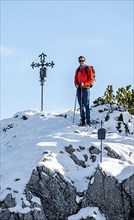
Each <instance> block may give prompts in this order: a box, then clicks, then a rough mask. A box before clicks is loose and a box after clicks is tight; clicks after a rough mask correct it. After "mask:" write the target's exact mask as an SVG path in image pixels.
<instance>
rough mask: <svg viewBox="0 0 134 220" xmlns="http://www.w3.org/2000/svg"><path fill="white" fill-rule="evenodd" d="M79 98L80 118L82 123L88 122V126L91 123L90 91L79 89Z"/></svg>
mask: <svg viewBox="0 0 134 220" xmlns="http://www.w3.org/2000/svg"><path fill="white" fill-rule="evenodd" d="M77 97H78V103H79V106H80V117H81V121H82V122H85V119H86V122H87V124H89V123H90V108H89V103H90V89H86V88H78V89H77Z"/></svg>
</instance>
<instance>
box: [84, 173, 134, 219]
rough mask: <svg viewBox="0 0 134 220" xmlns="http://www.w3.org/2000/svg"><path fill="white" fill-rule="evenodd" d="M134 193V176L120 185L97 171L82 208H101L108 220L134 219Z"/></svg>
mask: <svg viewBox="0 0 134 220" xmlns="http://www.w3.org/2000/svg"><path fill="white" fill-rule="evenodd" d="M129 187H130V188H129ZM133 193H134V175H133V176H132V177H131V178H129V179H128V180H125V181H124V183H119V182H118V181H117V180H115V179H114V178H112V177H111V176H107V175H106V174H105V173H104V172H102V171H101V170H100V169H97V171H96V173H95V176H94V182H93V184H92V185H91V184H89V186H88V189H87V191H86V192H85V195H84V198H83V201H82V207H87V206H89V205H95V206H97V207H99V208H100V210H101V211H102V212H103V213H105V215H106V219H107V220H115V219H116V220H130V219H132V218H133V217H134V212H133V208H134V206H133V201H134V200H133V196H134V194H133Z"/></svg>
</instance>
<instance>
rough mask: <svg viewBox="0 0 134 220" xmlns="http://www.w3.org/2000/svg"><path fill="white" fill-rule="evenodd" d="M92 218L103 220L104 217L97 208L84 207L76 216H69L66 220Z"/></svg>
mask: <svg viewBox="0 0 134 220" xmlns="http://www.w3.org/2000/svg"><path fill="white" fill-rule="evenodd" d="M88 216H89V217H94V218H95V219H96V220H100V219H101V220H105V219H106V218H105V216H104V215H103V214H101V213H100V211H99V209H98V208H97V207H92V206H89V207H86V208H82V209H81V210H80V211H79V212H78V213H77V214H76V215H71V216H69V218H68V220H76V219H81V218H82V217H83V218H84V219H85V218H86V217H88Z"/></svg>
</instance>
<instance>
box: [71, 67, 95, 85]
mask: <svg viewBox="0 0 134 220" xmlns="http://www.w3.org/2000/svg"><path fill="white" fill-rule="evenodd" d="M86 68H87V73H86V71H85V66H84V67H81V68H78V69H77V70H76V71H75V77H74V84H75V86H76V87H77V86H80V85H81V83H84V86H83V88H90V84H92V83H93V82H94V77H93V71H92V69H91V67H90V66H86Z"/></svg>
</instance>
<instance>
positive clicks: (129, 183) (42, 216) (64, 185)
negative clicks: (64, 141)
mask: <svg viewBox="0 0 134 220" xmlns="http://www.w3.org/2000/svg"><path fill="white" fill-rule="evenodd" d="M70 149H71V152H70V154H71V155H73V152H72V147H71V148H69V150H70ZM93 150H94V149H93ZM93 153H94V152H93ZM73 159H74V158H72V160H73ZM83 169H85V167H83ZM24 194H25V195H26V200H27V201H28V204H29V205H28V204H27V202H26V203H25V201H22V209H23V208H24V209H25V208H28V211H27V212H25V213H14V212H12V211H10V208H12V207H15V206H16V199H15V197H13V196H12V194H8V195H7V196H6V198H5V199H4V200H3V201H1V202H0V219H1V220H67V219H68V217H69V216H70V215H74V214H76V213H78V212H79V211H80V209H81V208H84V207H88V206H95V207H98V208H99V209H100V211H101V212H103V213H104V214H105V216H106V219H107V220H115V219H116V220H133V219H134V175H132V176H131V177H129V178H128V179H126V180H124V181H123V182H122V183H119V182H118V180H117V179H115V178H113V177H111V176H107V175H106V174H105V173H104V172H103V171H102V170H101V169H100V168H97V170H96V172H95V174H94V176H92V179H89V185H88V188H87V190H86V191H84V192H82V195H79V194H78V192H76V189H75V187H74V186H73V185H72V184H71V183H70V182H68V181H66V180H65V179H64V176H62V175H61V174H60V173H59V172H57V171H55V172H52V171H51V170H50V169H48V168H47V167H45V166H38V167H37V168H36V169H34V170H33V172H32V174H31V177H30V180H29V182H28V183H27V185H26V188H25V191H24ZM77 195H78V196H80V197H81V200H79V202H76V196H77ZM33 196H36V197H38V198H39V199H40V204H38V203H37V202H35V200H33ZM88 219H94V217H93V216H92V217H91V216H87V217H86V218H85V220H88ZM77 220H80V219H77Z"/></svg>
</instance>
